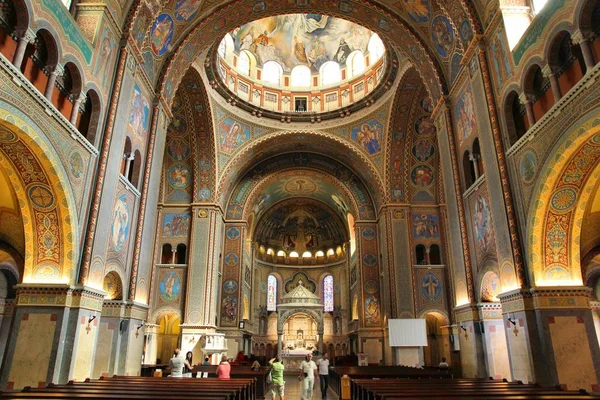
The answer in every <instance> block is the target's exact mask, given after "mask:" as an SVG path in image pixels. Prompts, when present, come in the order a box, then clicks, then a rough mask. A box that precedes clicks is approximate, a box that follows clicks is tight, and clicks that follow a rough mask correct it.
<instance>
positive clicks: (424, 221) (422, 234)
mask: <svg viewBox="0 0 600 400" xmlns="http://www.w3.org/2000/svg"><path fill="white" fill-rule="evenodd" d="M412 223H413V238H414V239H432V238H439V237H440V232H439V226H438V217H437V215H433V214H416V215H414V214H413V216H412Z"/></svg>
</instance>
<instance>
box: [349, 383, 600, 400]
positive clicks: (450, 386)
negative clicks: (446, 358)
mask: <svg viewBox="0 0 600 400" xmlns="http://www.w3.org/2000/svg"><path fill="white" fill-rule="evenodd" d="M351 390H352V399H354V400H399V399H412V398H423V397H427V398H451V399H452V398H456V399H476V398H477V399H479V398H481V399H483V398H486V399H503V398H506V399H511V400H514V399H517V398H531V399H555V398H556V399H598V398H600V397H596V396H590V395H589V394H587V393H586V392H577V391H562V390H560V389H556V388H542V387H539V386H538V385H524V384H522V383H520V382H506V381H493V380H484V379H481V380H472V379H469V380H463V379H428V380H416V379H400V380H395V379H388V380H385V379H382V380H379V379H355V380H353V381H352V387H351Z"/></svg>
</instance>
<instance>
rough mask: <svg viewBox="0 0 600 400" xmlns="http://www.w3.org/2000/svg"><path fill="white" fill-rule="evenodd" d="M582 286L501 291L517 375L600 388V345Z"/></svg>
mask: <svg viewBox="0 0 600 400" xmlns="http://www.w3.org/2000/svg"><path fill="white" fill-rule="evenodd" d="M590 291H591V289H590V288H587V287H584V286H577V287H568V286H559V287H550V286H549V287H536V288H532V289H517V290H513V291H510V292H505V293H502V294H500V295H499V296H498V297H500V301H501V303H502V313H503V317H504V326H505V329H506V337H507V343H508V356H509V359H510V365H511V372H512V375H513V379H518V380H522V381H525V382H529V381H531V382H536V383H539V384H540V385H543V386H555V385H561V386H563V387H566V389H567V390H577V389H580V388H582V389H585V390H588V391H590V390H591V391H598V390H599V389H600V387H599V386H598V382H599V381H600V362H599V361H598V360H600V348H599V346H598V338H597V336H596V330H595V327H594V317H593V314H592V309H591V305H590Z"/></svg>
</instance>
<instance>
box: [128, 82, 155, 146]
mask: <svg viewBox="0 0 600 400" xmlns="http://www.w3.org/2000/svg"><path fill="white" fill-rule="evenodd" d="M130 112H131V114H130V115H129V121H128V124H127V126H128V130H129V131H130V132H132V133H134V134H135V136H134V138H135V137H137V138H140V139H145V138H146V133H147V132H148V121H149V119H150V103H148V99H146V96H145V95H144V93H143V92H142V89H140V87H139V85H138V84H137V83H136V84H135V85H134V87H133V100H132V104H131V111H130Z"/></svg>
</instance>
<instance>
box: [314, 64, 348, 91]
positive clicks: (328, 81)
mask: <svg viewBox="0 0 600 400" xmlns="http://www.w3.org/2000/svg"><path fill="white" fill-rule="evenodd" d="M319 73H320V75H321V83H322V84H323V85H324V86H327V85H332V84H334V83H338V82H339V81H341V80H342V72H341V70H340V64H338V63H336V62H335V61H327V62H326V63H325V64H323V65H322V66H321V70H320V71H319Z"/></svg>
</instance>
